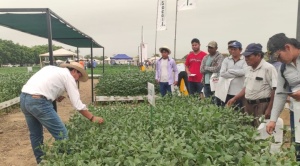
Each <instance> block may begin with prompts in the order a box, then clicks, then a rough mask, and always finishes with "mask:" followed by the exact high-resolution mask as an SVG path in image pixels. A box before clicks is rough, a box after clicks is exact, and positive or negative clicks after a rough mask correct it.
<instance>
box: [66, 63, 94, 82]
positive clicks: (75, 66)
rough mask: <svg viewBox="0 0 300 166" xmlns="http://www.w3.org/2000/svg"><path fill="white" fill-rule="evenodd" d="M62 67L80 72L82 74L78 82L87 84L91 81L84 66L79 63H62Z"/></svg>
mask: <svg viewBox="0 0 300 166" xmlns="http://www.w3.org/2000/svg"><path fill="white" fill-rule="evenodd" d="M60 67H63V68H65V67H67V68H73V69H76V70H77V71H79V72H80V73H81V77H79V79H78V81H81V82H86V81H87V80H88V79H89V77H88V74H87V72H86V71H85V70H84V68H83V66H82V65H81V64H80V63H78V62H70V63H62V64H61V65H60Z"/></svg>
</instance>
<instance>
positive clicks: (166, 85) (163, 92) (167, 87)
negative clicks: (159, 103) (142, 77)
mask: <svg viewBox="0 0 300 166" xmlns="http://www.w3.org/2000/svg"><path fill="white" fill-rule="evenodd" d="M159 91H160V94H161V95H162V96H165V95H166V94H167V91H168V92H170V93H171V85H169V83H168V82H159Z"/></svg>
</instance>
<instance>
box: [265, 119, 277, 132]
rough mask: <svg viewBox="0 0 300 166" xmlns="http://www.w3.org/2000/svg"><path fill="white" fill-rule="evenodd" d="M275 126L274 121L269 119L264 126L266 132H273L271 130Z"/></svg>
mask: <svg viewBox="0 0 300 166" xmlns="http://www.w3.org/2000/svg"><path fill="white" fill-rule="evenodd" d="M275 126H276V122H274V121H270V122H269V123H268V124H267V126H266V130H267V133H268V134H273V131H274V130H275Z"/></svg>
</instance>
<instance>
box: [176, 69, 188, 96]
mask: <svg viewBox="0 0 300 166" xmlns="http://www.w3.org/2000/svg"><path fill="white" fill-rule="evenodd" d="M181 79H183V80H184V85H185V86H186V88H187V89H188V76H187V73H186V71H181V72H180V73H179V74H178V87H180V84H181ZM188 91H189V90H188Z"/></svg>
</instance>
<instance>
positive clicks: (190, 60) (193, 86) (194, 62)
mask: <svg viewBox="0 0 300 166" xmlns="http://www.w3.org/2000/svg"><path fill="white" fill-rule="evenodd" d="M191 43H192V49H193V51H191V52H190V53H189V55H188V56H187V58H186V60H185V71H186V73H187V75H188V80H189V83H188V91H189V94H190V95H194V94H195V93H198V94H200V93H201V91H202V88H203V85H202V83H201V80H202V74H201V73H200V66H201V62H202V60H203V58H204V57H205V55H206V53H205V52H203V51H201V50H200V41H199V39H196V38H195V39H193V40H192V42H191Z"/></svg>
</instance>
